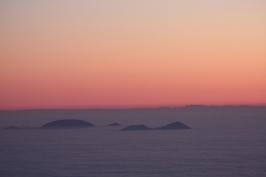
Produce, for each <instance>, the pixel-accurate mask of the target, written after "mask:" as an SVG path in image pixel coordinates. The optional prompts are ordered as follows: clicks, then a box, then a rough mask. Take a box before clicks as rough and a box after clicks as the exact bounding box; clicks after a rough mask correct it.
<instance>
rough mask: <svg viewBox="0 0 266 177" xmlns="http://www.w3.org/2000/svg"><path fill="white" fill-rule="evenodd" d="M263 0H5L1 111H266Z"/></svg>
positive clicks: (0, 11)
mask: <svg viewBox="0 0 266 177" xmlns="http://www.w3.org/2000/svg"><path fill="white" fill-rule="evenodd" d="M265 9H266V1H265V0H216V1H213V0H200V1H199V0H184V1H181V0H164V1H162V0H127V1H125V0H112V1H111V0H101V1H98V0H1V1H0V109H36V108H44V109H45V108H122V107H157V106H181V105H190V104H203V105H242V104H246V105H266V11H265Z"/></svg>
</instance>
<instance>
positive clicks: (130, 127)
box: [121, 125, 152, 131]
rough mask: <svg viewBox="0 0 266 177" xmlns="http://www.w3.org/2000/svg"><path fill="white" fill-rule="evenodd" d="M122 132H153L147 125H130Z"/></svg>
mask: <svg viewBox="0 0 266 177" xmlns="http://www.w3.org/2000/svg"><path fill="white" fill-rule="evenodd" d="M121 130H123V131H124V130H152V129H151V128H149V127H147V126H146V125H130V126H128V127H126V128H123V129H121Z"/></svg>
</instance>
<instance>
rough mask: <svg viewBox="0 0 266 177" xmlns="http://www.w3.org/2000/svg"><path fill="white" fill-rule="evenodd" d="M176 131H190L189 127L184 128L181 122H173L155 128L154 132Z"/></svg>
mask: <svg viewBox="0 0 266 177" xmlns="http://www.w3.org/2000/svg"><path fill="white" fill-rule="evenodd" d="M177 129H190V127H188V126H186V125H185V124H183V123H181V122H174V123H171V124H168V125H165V126H162V127H158V128H156V130H177Z"/></svg>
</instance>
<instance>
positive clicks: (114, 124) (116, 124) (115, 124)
mask: <svg viewBox="0 0 266 177" xmlns="http://www.w3.org/2000/svg"><path fill="white" fill-rule="evenodd" d="M108 126H121V125H120V124H119V123H112V124H109V125H108Z"/></svg>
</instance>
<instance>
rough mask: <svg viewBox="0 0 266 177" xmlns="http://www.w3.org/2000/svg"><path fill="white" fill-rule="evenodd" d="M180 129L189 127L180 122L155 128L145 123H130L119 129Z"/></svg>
mask: <svg viewBox="0 0 266 177" xmlns="http://www.w3.org/2000/svg"><path fill="white" fill-rule="evenodd" d="M180 129H190V127H188V126H186V125H185V124H183V123H181V122H174V123H171V124H168V125H165V126H162V127H157V128H149V127H147V126H146V125H130V126H128V127H126V128H123V129H121V130H180Z"/></svg>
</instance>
